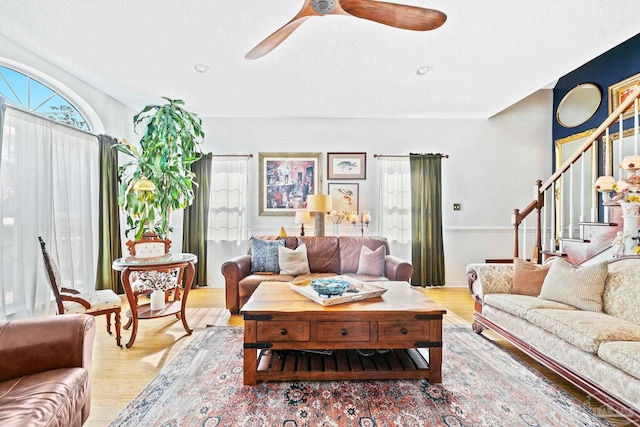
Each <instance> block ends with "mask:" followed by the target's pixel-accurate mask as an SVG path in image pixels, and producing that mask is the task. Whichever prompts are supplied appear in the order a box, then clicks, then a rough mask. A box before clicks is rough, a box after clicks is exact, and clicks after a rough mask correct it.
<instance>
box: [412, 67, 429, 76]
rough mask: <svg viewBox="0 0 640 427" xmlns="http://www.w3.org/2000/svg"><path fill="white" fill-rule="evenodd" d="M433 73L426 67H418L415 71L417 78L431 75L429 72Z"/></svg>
mask: <svg viewBox="0 0 640 427" xmlns="http://www.w3.org/2000/svg"><path fill="white" fill-rule="evenodd" d="M432 71H433V68H432V67H430V66H428V65H424V66H422V67H418V68H417V69H416V74H417V75H419V76H426V75H428V74H431V72H432Z"/></svg>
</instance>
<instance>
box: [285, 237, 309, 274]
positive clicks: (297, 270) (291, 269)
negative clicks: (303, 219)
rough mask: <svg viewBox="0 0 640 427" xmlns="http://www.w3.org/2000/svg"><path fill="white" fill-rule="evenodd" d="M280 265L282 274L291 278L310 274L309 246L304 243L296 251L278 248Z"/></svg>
mask: <svg viewBox="0 0 640 427" xmlns="http://www.w3.org/2000/svg"><path fill="white" fill-rule="evenodd" d="M278 264H279V265H280V274H289V275H291V276H300V275H301V274H309V273H310V271H309V259H308V258H307V246H306V245H305V244H304V243H303V244H302V245H300V246H298V247H297V248H295V249H289V248H287V247H284V246H278Z"/></svg>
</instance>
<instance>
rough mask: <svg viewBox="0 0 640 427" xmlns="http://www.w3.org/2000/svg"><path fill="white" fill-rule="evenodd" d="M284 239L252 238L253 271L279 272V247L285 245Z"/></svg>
mask: <svg viewBox="0 0 640 427" xmlns="http://www.w3.org/2000/svg"><path fill="white" fill-rule="evenodd" d="M284 243H285V241H284V240H262V239H256V238H255V237H252V238H251V272H252V273H256V272H267V273H278V272H280V266H279V264H278V248H279V247H283V246H284Z"/></svg>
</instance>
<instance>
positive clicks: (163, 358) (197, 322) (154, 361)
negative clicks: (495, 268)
mask: <svg viewBox="0 0 640 427" xmlns="http://www.w3.org/2000/svg"><path fill="white" fill-rule="evenodd" d="M420 291H422V292H424V293H425V294H426V295H427V296H429V297H430V298H431V299H433V300H434V301H436V302H437V303H439V304H440V305H442V306H443V307H445V308H446V309H447V312H448V313H447V315H445V323H449V324H465V323H466V324H469V323H471V322H472V321H473V300H472V298H471V296H470V295H469V292H468V290H467V289H466V288H448V287H441V288H426V289H420ZM123 306H126V298H124V297H123ZM187 307H188V312H187V320H188V322H189V325H190V326H191V327H192V328H193V329H194V332H193V334H192V335H190V336H189V335H186V333H185V331H184V329H183V327H182V323H181V322H180V320H178V319H176V318H175V316H171V317H165V318H160V319H152V320H141V321H140V323H139V328H138V335H137V338H136V341H135V343H134V345H133V347H132V348H130V349H126V348H122V349H121V348H118V347H117V346H116V343H115V337H114V336H110V335H108V334H107V332H106V330H105V327H106V325H105V320H104V316H101V317H99V318H97V319H96V321H97V327H98V330H97V334H96V341H95V344H94V349H93V367H92V386H91V393H92V395H91V399H92V402H91V415H90V417H89V420H88V422H87V423H86V424H85V425H86V426H96V427H102V426H107V425H109V423H110V422H111V420H113V419H114V418H115V417H116V415H117V414H118V413H119V412H120V411H121V410H122V409H124V408H125V407H126V405H127V404H128V403H129V402H130V401H132V400H133V399H134V398H135V397H136V396H137V395H138V394H139V393H140V391H142V389H143V388H144V387H145V386H146V385H147V384H148V383H149V382H150V381H151V380H152V379H153V378H154V377H155V376H156V375H157V374H158V372H159V371H160V370H161V369H162V368H163V367H165V366H166V365H167V364H168V363H169V362H170V361H171V360H172V359H173V358H174V357H175V356H176V355H177V354H178V353H180V351H181V350H182V349H183V348H184V347H185V346H186V345H187V344H189V343H190V342H191V340H193V338H194V337H195V336H197V334H199V333H200V332H202V331H203V330H204V328H206V326H207V325H235V326H242V318H241V317H240V316H232V315H230V314H229V312H228V311H227V310H226V309H225V308H224V290H223V289H214V288H197V289H193V290H192V291H191V292H190V294H189V298H188V304H187ZM124 311H126V308H124V307H123V312H124ZM125 321H126V318H125V316H124V315H123V325H124V323H125ZM484 335H485V336H487V337H488V338H489V339H492V340H493V341H495V342H496V343H497V344H498V345H500V346H502V347H504V348H506V349H507V350H509V351H511V352H513V353H514V354H516V355H517V356H518V357H520V358H522V359H523V360H525V361H526V362H527V363H528V364H530V365H531V366H532V367H534V368H535V369H537V370H538V371H540V372H542V373H543V374H544V375H546V376H547V377H548V378H550V379H551V380H552V381H554V382H555V383H557V384H559V385H560V386H561V387H563V388H564V389H565V390H567V391H568V392H569V393H571V394H572V395H574V396H575V397H576V398H577V399H578V400H579V401H580V402H588V399H587V397H586V395H585V394H584V393H582V392H580V391H579V390H577V389H576V388H575V387H573V386H571V385H569V384H567V383H566V382H565V381H564V380H562V379H561V378H559V377H558V376H557V375H555V374H553V373H551V372H550V371H549V370H547V369H545V368H543V367H541V366H540V365H539V364H538V363H536V362H535V361H533V360H532V359H530V358H528V357H527V356H525V355H523V354H522V353H521V352H519V351H518V350H517V349H514V348H513V346H511V345H509V344H508V343H506V342H504V341H503V340H501V339H499V337H497V336H495V335H493V334H491V333H490V332H489V333H487V332H485V333H484ZM129 336H130V332H129V331H125V330H123V337H122V341H123V343H126V342H127V341H128V340H129ZM593 406H594V407H596V408H597V407H598V406H599V405H598V404H597V402H595V403H593Z"/></svg>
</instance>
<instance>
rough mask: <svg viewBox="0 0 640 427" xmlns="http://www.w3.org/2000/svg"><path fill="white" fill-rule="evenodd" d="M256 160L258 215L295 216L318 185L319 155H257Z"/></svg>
mask: <svg viewBox="0 0 640 427" xmlns="http://www.w3.org/2000/svg"><path fill="white" fill-rule="evenodd" d="M258 160H259V162H260V171H259V185H260V191H259V194H260V196H259V197H260V200H259V201H258V205H259V212H258V214H259V215H260V216H282V215H288V216H293V215H295V212H296V210H297V209H305V208H306V207H307V196H308V195H310V194H316V192H317V191H318V189H319V188H320V185H321V184H322V181H321V179H320V171H321V170H322V169H321V162H322V153H258Z"/></svg>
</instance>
